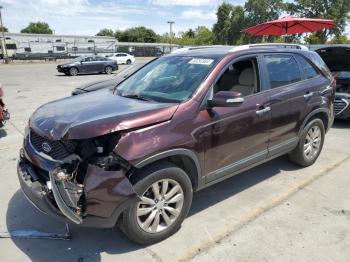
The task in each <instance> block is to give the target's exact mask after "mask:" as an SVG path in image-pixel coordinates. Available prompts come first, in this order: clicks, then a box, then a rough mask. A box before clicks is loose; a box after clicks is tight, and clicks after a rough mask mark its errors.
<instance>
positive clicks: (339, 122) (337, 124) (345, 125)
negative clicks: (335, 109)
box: [332, 119, 350, 129]
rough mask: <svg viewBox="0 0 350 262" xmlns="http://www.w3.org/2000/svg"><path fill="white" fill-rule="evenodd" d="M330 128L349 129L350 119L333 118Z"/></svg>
mask: <svg viewBox="0 0 350 262" xmlns="http://www.w3.org/2000/svg"><path fill="white" fill-rule="evenodd" d="M332 128H337V129H350V121H349V120H345V119H335V120H334V123H333V126H332Z"/></svg>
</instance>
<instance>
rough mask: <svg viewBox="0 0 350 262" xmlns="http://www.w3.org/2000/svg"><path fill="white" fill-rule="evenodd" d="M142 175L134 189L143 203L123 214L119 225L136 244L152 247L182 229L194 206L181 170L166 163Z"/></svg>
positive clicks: (135, 205)
mask: <svg viewBox="0 0 350 262" xmlns="http://www.w3.org/2000/svg"><path fill="white" fill-rule="evenodd" d="M142 173H143V174H144V175H143V177H142V178H140V179H139V181H137V182H136V184H135V186H134V189H135V191H136V193H137V194H138V195H139V196H140V199H141V200H140V201H139V202H137V203H136V204H134V205H133V206H132V207H130V208H128V209H127V210H126V211H125V212H124V213H123V217H122V222H121V223H120V225H121V229H122V231H123V232H124V233H125V234H126V235H127V236H128V237H129V238H130V239H131V240H133V241H135V242H136V243H139V244H152V243H155V242H159V241H161V240H163V239H165V238H167V237H169V236H171V235H172V234H174V233H175V232H176V231H177V230H178V229H179V228H180V226H181V223H182V221H183V220H184V219H185V217H186V216H187V213H188V211H189V209H190V206H191V203H192V184H191V181H190V179H189V177H188V176H187V174H186V173H185V172H184V171H183V170H182V169H180V168H179V167H177V166H175V165H173V164H171V163H167V162H163V163H158V164H157V165H153V166H151V167H149V168H147V169H146V170H143V171H142Z"/></svg>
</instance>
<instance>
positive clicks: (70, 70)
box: [69, 67, 79, 76]
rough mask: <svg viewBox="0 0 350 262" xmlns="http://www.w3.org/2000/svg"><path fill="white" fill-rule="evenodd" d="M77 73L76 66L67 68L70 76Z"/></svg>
mask: <svg viewBox="0 0 350 262" xmlns="http://www.w3.org/2000/svg"><path fill="white" fill-rule="evenodd" d="M78 73H79V70H78V68H76V67H71V68H69V74H70V75H71V76H76V75H78Z"/></svg>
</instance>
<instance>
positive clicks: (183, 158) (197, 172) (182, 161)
mask: <svg viewBox="0 0 350 262" xmlns="http://www.w3.org/2000/svg"><path fill="white" fill-rule="evenodd" d="M158 161H169V162H171V163H173V164H175V165H177V166H178V167H180V168H181V169H183V170H184V171H185V172H186V174H187V175H188V176H189V178H190V180H191V182H192V186H193V190H196V189H197V188H198V186H199V185H198V184H199V180H200V177H201V174H202V171H201V165H200V162H199V159H198V157H197V155H196V154H195V153H194V152H193V151H191V150H189V149H185V148H178V149H172V150H167V151H164V152H161V153H158V154H156V155H153V156H151V157H148V158H146V159H144V160H142V161H141V162H139V163H137V164H136V165H135V166H134V167H135V168H137V169H141V168H145V167H147V166H149V165H152V164H155V163H156V162H158Z"/></svg>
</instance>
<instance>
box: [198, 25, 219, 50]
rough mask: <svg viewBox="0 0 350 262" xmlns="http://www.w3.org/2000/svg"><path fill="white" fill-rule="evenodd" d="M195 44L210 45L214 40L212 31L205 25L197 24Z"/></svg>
mask: <svg viewBox="0 0 350 262" xmlns="http://www.w3.org/2000/svg"><path fill="white" fill-rule="evenodd" d="M194 37H195V44H196V45H212V44H213V40H214V35H213V32H212V31H211V30H210V29H209V28H207V27H205V26H198V27H197V28H196V31H195V34H194Z"/></svg>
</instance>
